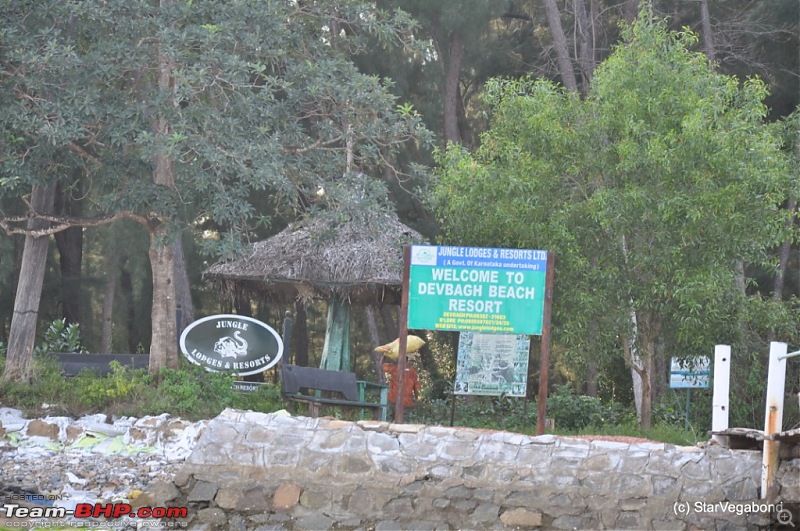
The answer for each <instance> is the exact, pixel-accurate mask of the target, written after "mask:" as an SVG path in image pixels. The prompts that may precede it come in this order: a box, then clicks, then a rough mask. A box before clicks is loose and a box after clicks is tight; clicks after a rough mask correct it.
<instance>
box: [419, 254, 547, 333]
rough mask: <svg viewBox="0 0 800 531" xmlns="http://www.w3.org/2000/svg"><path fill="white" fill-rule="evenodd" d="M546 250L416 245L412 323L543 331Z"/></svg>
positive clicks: (435, 327) (429, 326)
mask: <svg viewBox="0 0 800 531" xmlns="http://www.w3.org/2000/svg"><path fill="white" fill-rule="evenodd" d="M546 271H547V251H535V250H531V249H497V248H489V247H450V246H434V245H412V246H411V262H410V267H409V284H408V286H409V287H408V328H412V329H414V328H415V329H427V330H461V331H472V332H484V333H498V334H529V335H540V334H541V333H542V323H543V315H544V298H545V275H546Z"/></svg>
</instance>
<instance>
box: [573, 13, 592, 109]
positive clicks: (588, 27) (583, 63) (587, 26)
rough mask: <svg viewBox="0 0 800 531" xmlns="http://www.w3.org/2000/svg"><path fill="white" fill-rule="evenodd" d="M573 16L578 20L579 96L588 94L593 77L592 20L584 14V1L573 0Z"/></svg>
mask: <svg viewBox="0 0 800 531" xmlns="http://www.w3.org/2000/svg"><path fill="white" fill-rule="evenodd" d="M575 15H576V17H577V20H578V30H577V31H578V44H579V46H578V53H579V55H578V64H579V66H580V72H581V94H583V95H584V96H585V95H586V94H588V93H589V84H590V83H591V81H592V77H593V76H594V19H593V18H592V19H590V18H589V15H588V14H587V13H586V3H585V2H584V0H575Z"/></svg>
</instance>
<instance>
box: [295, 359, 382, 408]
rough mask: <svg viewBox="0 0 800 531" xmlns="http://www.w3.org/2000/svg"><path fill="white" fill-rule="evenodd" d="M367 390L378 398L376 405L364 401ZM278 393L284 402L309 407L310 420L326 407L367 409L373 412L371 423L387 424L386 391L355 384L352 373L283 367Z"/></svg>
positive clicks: (359, 382) (364, 383)
mask: <svg viewBox="0 0 800 531" xmlns="http://www.w3.org/2000/svg"><path fill="white" fill-rule="evenodd" d="M368 389H371V390H373V391H376V392H377V393H378V394H379V396H380V398H379V401H377V402H370V401H368V400H367V399H366V394H367V390H368ZM281 390H282V393H283V397H284V399H286V400H288V401H289V402H290V403H293V402H303V403H306V404H308V412H309V415H311V416H312V417H317V416H319V409H320V406H322V405H329V406H340V407H351V408H358V409H361V410H364V409H369V410H371V411H372V418H373V419H376V420H384V421H385V420H386V413H387V407H388V393H389V387H388V386H387V385H384V384H379V383H373V382H367V381H364V380H356V375H355V373H352V372H342V371H327V370H325V369H318V368H316V367H300V366H299V365H288V364H283V365H281ZM290 407H291V406H290Z"/></svg>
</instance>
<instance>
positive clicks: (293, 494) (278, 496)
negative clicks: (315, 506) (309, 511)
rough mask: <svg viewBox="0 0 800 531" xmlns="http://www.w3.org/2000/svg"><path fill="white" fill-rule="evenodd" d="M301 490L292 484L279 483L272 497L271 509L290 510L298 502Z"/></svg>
mask: <svg viewBox="0 0 800 531" xmlns="http://www.w3.org/2000/svg"><path fill="white" fill-rule="evenodd" d="M301 492H302V489H301V488H300V487H298V486H297V485H295V484H294V483H281V484H280V485H278V488H277V489H276V490H275V495H274V496H273V497H272V508H273V509H274V510H276V511H285V510H287V509H291V508H292V507H294V506H295V505H297V503H298V502H299V501H300V493H301Z"/></svg>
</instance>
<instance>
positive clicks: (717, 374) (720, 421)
mask: <svg viewBox="0 0 800 531" xmlns="http://www.w3.org/2000/svg"><path fill="white" fill-rule="evenodd" d="M730 381H731V347H730V345H716V346H715V347H714V391H713V398H712V399H711V432H712V436H711V438H712V439H713V440H715V441H717V442H722V441H721V440H720V439H721V437H718V436H716V435H713V433H716V432H720V431H724V430H727V429H728V416H729V413H730V411H729V401H730V388H731V385H730Z"/></svg>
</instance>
